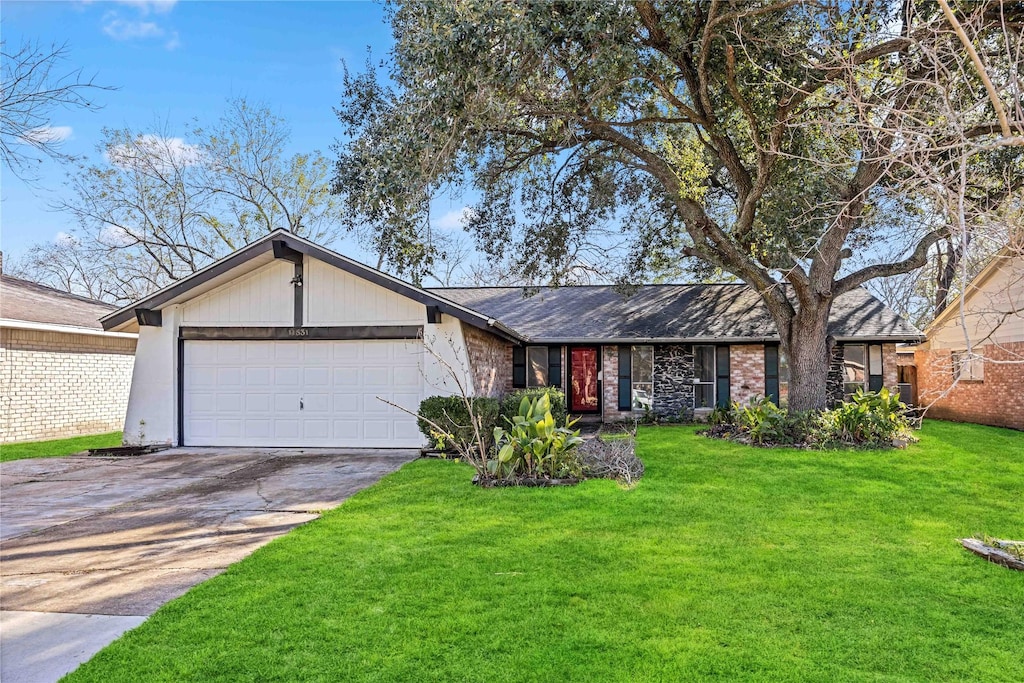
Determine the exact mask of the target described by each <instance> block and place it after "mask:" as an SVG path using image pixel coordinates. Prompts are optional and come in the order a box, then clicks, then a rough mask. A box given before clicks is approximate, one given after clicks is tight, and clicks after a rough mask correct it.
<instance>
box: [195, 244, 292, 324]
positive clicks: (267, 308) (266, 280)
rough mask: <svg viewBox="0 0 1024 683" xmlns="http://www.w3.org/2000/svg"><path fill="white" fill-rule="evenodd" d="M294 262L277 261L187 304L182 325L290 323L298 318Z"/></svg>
mask: <svg viewBox="0 0 1024 683" xmlns="http://www.w3.org/2000/svg"><path fill="white" fill-rule="evenodd" d="M294 274H295V266H294V265H293V264H292V263H290V262H288V261H282V260H278V261H274V262H272V263H268V264H267V265H265V266H263V267H262V268H258V269H257V270H254V271H253V272H251V273H248V274H246V275H243V276H242V277H240V278H238V279H237V280H234V281H232V282H230V283H228V284H226V285H223V286H221V287H218V288H217V289H214V290H213V291H210V292H207V293H206V294H203V295H202V296H200V297H198V298H196V299H193V300H192V301H189V302H188V303H186V304H185V305H184V307H183V308H184V312H183V317H182V324H183V325H206V326H215V327H249V326H262V325H274V326H287V327H290V326H291V325H292V324H293V323H294V321H295V303H294V302H295V298H294V297H295V293H294V290H293V288H292V287H293V285H292V284H291V280H292V277H293V276H294Z"/></svg>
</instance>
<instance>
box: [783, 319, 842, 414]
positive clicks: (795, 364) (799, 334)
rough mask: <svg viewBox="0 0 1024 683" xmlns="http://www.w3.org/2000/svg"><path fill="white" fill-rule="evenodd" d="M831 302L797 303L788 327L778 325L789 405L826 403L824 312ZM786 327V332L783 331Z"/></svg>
mask: <svg viewBox="0 0 1024 683" xmlns="http://www.w3.org/2000/svg"><path fill="white" fill-rule="evenodd" d="M831 309H832V302H831V301H830V300H829V301H821V302H819V303H818V304H817V305H816V306H813V307H810V306H804V305H801V306H800V307H799V308H798V309H797V312H796V316H794V317H793V318H792V320H791V321H790V323H789V326H788V328H787V327H786V326H784V325H779V335H780V337H781V339H782V350H783V352H784V353H785V354H786V358H787V360H788V361H789V409H790V410H794V411H798V410H824V409H825V408H826V407H828V405H827V404H828V368H829V349H828V314H829V311H830V310H831ZM787 329H788V334H787Z"/></svg>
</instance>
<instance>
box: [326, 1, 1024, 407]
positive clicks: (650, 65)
mask: <svg viewBox="0 0 1024 683" xmlns="http://www.w3.org/2000/svg"><path fill="white" fill-rule="evenodd" d="M388 10H389V11H388V16H389V18H390V21H391V23H392V26H393V30H394V35H395V40H396V45H395V48H394V50H393V53H392V55H391V56H390V59H389V60H387V61H386V62H384V68H385V69H386V75H387V77H388V79H389V82H383V81H382V79H380V78H379V77H378V74H377V73H375V69H374V68H372V66H371V68H369V69H368V70H367V71H366V72H364V73H362V74H357V75H354V76H352V75H350V76H349V77H348V78H347V79H346V90H345V95H344V98H343V101H342V104H341V106H340V108H339V111H338V113H339V118H340V119H341V121H342V123H343V124H344V132H345V134H346V136H347V141H346V142H345V143H343V144H342V145H340V146H339V149H338V151H339V158H338V161H337V166H336V172H335V178H334V190H335V191H336V192H338V193H340V194H341V197H342V200H343V202H344V204H345V206H346V208H347V209H348V212H349V215H350V216H351V220H353V221H359V222H366V223H369V224H371V225H374V226H375V227H376V228H377V229H378V230H379V239H380V241H381V243H382V244H386V245H387V252H388V254H389V256H390V259H391V263H392V266H393V267H394V268H395V269H397V270H402V269H408V270H415V269H416V268H417V267H421V266H422V264H423V263H424V262H427V261H429V259H430V257H431V254H430V251H429V243H428V241H427V240H426V239H425V235H424V231H425V229H426V226H427V225H428V222H427V211H428V206H429V199H430V198H431V197H432V196H434V195H436V194H437V193H438V192H441V191H445V190H447V189H450V188H452V187H455V188H458V189H461V190H463V191H466V190H469V191H471V192H472V193H475V194H476V196H478V197H479V201H478V202H477V204H476V205H475V206H474V207H473V211H472V212H471V214H470V216H471V220H470V221H469V227H470V229H471V230H472V232H473V234H474V235H475V237H476V239H477V245H478V248H479V249H480V250H481V251H483V252H484V253H485V254H487V255H488V256H489V257H492V258H494V259H496V260H497V259H500V258H507V257H508V256H509V255H510V254H511V255H512V257H513V259H514V262H515V264H516V268H517V269H518V271H519V272H520V274H522V275H524V276H526V277H528V278H529V279H543V280H546V281H550V282H555V283H557V282H561V281H564V280H565V279H566V276H567V275H568V274H570V273H572V272H573V270H574V269H575V268H578V267H579V266H580V263H579V258H578V257H579V254H580V253H581V252H582V251H584V248H585V247H586V246H587V245H592V244H594V243H595V242H596V243H598V244H600V243H602V240H604V241H607V240H609V239H610V238H609V235H615V236H621V237H623V238H624V239H626V240H628V244H629V247H628V252H627V253H625V254H614V255H613V256H612V259H611V264H612V265H613V266H614V267H615V269H616V270H617V279H619V280H622V281H630V280H632V281H636V280H639V279H644V278H647V277H649V276H650V275H651V274H652V273H654V272H656V271H658V270H659V269H665V268H670V267H671V266H673V265H674V264H678V263H680V262H686V261H689V260H691V259H696V261H697V262H699V263H701V264H703V265H704V267H706V268H709V269H714V268H717V269H720V270H721V271H724V272H727V273H731V274H732V275H734V276H736V277H738V278H741V279H742V280H744V281H745V282H747V283H748V284H749V285H750V286H751V287H753V288H754V289H756V290H757V291H758V292H759V293H760V294H761V296H762V297H763V298H764V300H765V302H766V304H767V306H768V308H769V310H770V311H771V313H772V316H773V318H774V319H775V322H776V324H777V326H778V328H779V333H780V337H781V343H782V346H783V350H784V351H785V352H786V353H787V354H788V356H789V358H790V366H791V372H792V373H793V376H792V380H791V388H790V397H791V405H792V406H793V407H795V408H798V409H802V408H815V407H821V406H823V405H824V403H825V381H824V379H825V374H826V372H827V358H828V345H829V343H830V340H829V339H828V337H827V318H828V313H829V311H830V309H831V305H832V301H834V300H835V298H836V297H838V296H842V295H843V293H845V292H848V291H850V290H852V289H854V288H856V287H859V286H861V285H863V284H864V283H866V282H868V281H869V280H871V279H873V278H878V277H884V276H892V275H898V274H901V273H907V272H911V271H913V270H915V269H917V268H919V267H920V266H922V265H923V264H924V263H925V262H926V260H927V258H928V254H929V252H930V250H932V249H933V247H934V245H935V244H936V243H937V242H938V241H939V240H941V239H946V238H950V237H951V236H952V235H953V234H954V231H955V230H954V229H955V228H956V227H957V226H962V227H964V228H970V227H972V226H973V227H976V226H977V225H978V224H979V222H983V221H980V219H979V218H978V216H980V215H981V214H983V213H984V214H985V215H995V214H994V213H993V212H998V211H999V210H1001V209H1000V207H1005V206H1006V204H1007V203H1008V202H1009V203H1012V202H1019V201H1020V187H1021V182H1020V181H1021V179H1022V177H1024V162H1022V147H1021V146H1020V143H1021V140H1022V139H1024V123H1022V122H1024V113H1022V108H1021V87H1022V86H1021V81H1020V73H1021V70H1020V68H1019V67H1020V49H1021V33H1022V32H1021V21H1022V15H1024V13H1022V12H1020V10H1019V8H1018V7H1017V6H1016V5H1011V4H1010V3H1006V5H1005V6H1004V4H1003V3H1001V2H999V1H998V0H991V1H989V2H972V3H962V7H961V8H960V9H954V11H953V14H954V17H955V18H956V19H957V21H956V23H955V24H954V23H953V22H951V21H950V20H949V18H948V17H947V16H945V15H944V14H943V12H942V11H941V10H940V8H939V7H938V6H934V5H932V3H918V2H912V1H909V0H908V1H907V2H892V1H886V0H853V1H852V2H850V1H846V0H844V1H842V2H839V1H824V2H821V1H812V0H784V1H774V0H760V1H754V0H721V1H717V0H716V1H713V2H705V1H700V0H693V1H690V2H686V1H682V2H671V3H669V2H666V3H655V2H649V1H647V0H637V1H635V2H605V1H603V0H598V1H577V2H544V3H533V2H505V1H499V0H466V1H458V2H457V1H455V0H448V1H439V2H430V3H421V2H409V3H405V2H391V3H389V5H388ZM957 27H959V31H958V30H957ZM966 45H970V46H971V47H972V49H973V51H974V53H975V56H977V58H978V59H973V58H972V55H971V54H970V52H971V50H967V49H965V46H966ZM979 61H980V62H981V66H982V69H981V70H979V69H978V68H977V67H978V62H979ZM986 79H987V80H988V83H985V80H986ZM987 85H990V86H991V87H986V86H987ZM993 93H994V94H995V97H994V98H993V97H992V96H991V95H992V94H993ZM1008 127H1009V129H1008ZM1015 193H1016V194H1015ZM986 212H987V213H986ZM796 339H799V340H800V343H799V344H795V343H794V341H795V340H796Z"/></svg>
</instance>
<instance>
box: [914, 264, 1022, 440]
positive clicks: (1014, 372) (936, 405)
mask: <svg viewBox="0 0 1024 683" xmlns="http://www.w3.org/2000/svg"><path fill="white" fill-rule="evenodd" d="M1022 254H1024V249H1022V248H1012V247H1007V248H1005V249H1003V250H1002V251H1000V252H999V253H998V254H996V256H995V257H993V259H992V261H991V262H990V263H989V264H988V265H987V266H986V267H985V269H984V270H982V271H981V273H979V274H978V276H977V277H976V278H974V280H973V281H971V284H970V285H969V286H968V287H967V290H966V294H965V295H964V296H963V301H962V302H961V300H960V298H957V299H955V300H954V301H953V302H952V303H951V304H950V305H949V307H947V308H946V309H945V310H944V311H943V312H942V313H941V314H940V315H939V316H937V317H936V318H935V320H934V321H932V323H931V324H930V325H928V327H927V328H926V329H925V335H926V337H927V340H926V341H925V342H924V343H922V344H921V345H919V346H918V347H917V350H916V351H915V353H914V364H915V366H916V370H917V392H918V397H919V403H920V404H921V405H922V406H925V407H927V408H928V411H927V415H928V416H929V417H937V418H942V419H946V420H956V421H961V422H976V423H978V424H988V425H995V426H999V427H1013V428H1016V429H1024V256H1022ZM961 303H962V308H963V316H962V317H961ZM968 341H969V342H970V350H968Z"/></svg>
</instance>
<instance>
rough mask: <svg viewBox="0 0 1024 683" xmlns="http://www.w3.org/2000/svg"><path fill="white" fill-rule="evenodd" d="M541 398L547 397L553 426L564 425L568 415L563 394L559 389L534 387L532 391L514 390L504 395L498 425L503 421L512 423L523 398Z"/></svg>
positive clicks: (503, 422)
mask: <svg viewBox="0 0 1024 683" xmlns="http://www.w3.org/2000/svg"><path fill="white" fill-rule="evenodd" d="M541 396H547V397H548V402H549V403H550V405H551V416H552V417H553V418H555V424H560V425H564V424H565V421H566V418H567V417H568V413H567V412H566V409H565V394H564V393H562V391H561V390H560V389H556V388H555V387H536V388H533V389H516V390H515V391H513V392H510V393H508V394H505V396H504V397H503V398H502V399H501V409H500V410H499V412H498V415H499V416H500V418H504V419H499V420H498V423H499V424H502V425H504V424H505V421H506V420H507V421H508V422H512V420H513V419H514V418H515V416H516V415H518V414H519V406H520V404H521V403H522V402H523V399H524V398H528V399H530V400H533V399H537V398H540V397H541Z"/></svg>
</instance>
